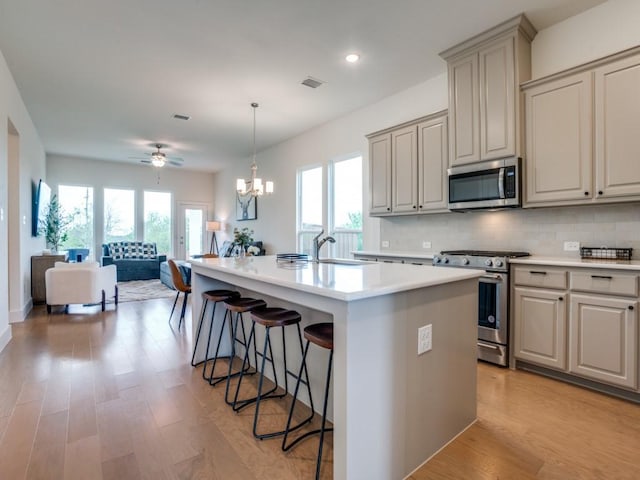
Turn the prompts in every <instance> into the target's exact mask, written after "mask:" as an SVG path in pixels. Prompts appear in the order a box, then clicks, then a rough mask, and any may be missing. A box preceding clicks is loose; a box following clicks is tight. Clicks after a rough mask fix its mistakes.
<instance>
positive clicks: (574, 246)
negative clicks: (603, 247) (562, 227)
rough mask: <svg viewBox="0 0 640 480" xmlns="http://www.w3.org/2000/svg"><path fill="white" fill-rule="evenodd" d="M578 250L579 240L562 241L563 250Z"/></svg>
mask: <svg viewBox="0 0 640 480" xmlns="http://www.w3.org/2000/svg"><path fill="white" fill-rule="evenodd" d="M578 250H580V242H564V251H565V252H577V251H578Z"/></svg>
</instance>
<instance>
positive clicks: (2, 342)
mask: <svg viewBox="0 0 640 480" xmlns="http://www.w3.org/2000/svg"><path fill="white" fill-rule="evenodd" d="M10 340H11V325H7V328H5V329H4V332H2V334H0V352H2V350H4V347H6V346H7V344H8V343H9V341H10Z"/></svg>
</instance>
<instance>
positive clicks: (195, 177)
mask: <svg viewBox="0 0 640 480" xmlns="http://www.w3.org/2000/svg"><path fill="white" fill-rule="evenodd" d="M158 174H160V177H159V178H158ZM214 179H215V174H213V173H205V172H194V171H189V170H185V169H179V168H169V167H164V168H162V169H161V170H158V169H156V168H154V167H152V166H150V165H137V164H128V163H124V162H113V161H104V160H95V159H87V158H78V157H68V156H61V155H47V183H48V184H49V186H50V187H51V188H52V189H53V191H54V192H55V191H56V189H57V186H58V185H60V184H63V185H79V186H90V187H93V189H94V190H93V195H94V211H95V212H96V214H95V219H94V241H95V247H94V249H93V251H92V254H95V252H100V245H101V244H102V243H103V234H102V231H103V224H102V215H101V213H99V212H103V211H104V203H103V195H102V191H103V189H104V188H105V187H107V188H128V189H134V190H136V193H137V194H138V196H140V195H141V194H142V192H143V191H144V190H152V191H168V192H171V193H172V194H173V211H174V215H173V218H174V236H173V245H174V250H175V245H177V243H176V241H177V238H176V235H177V225H176V219H177V215H176V212H177V208H178V205H179V203H180V202H194V203H203V204H206V205H207V208H208V217H209V218H213V217H214V216H215V211H214V205H215V202H214V197H215V195H214V184H215V181H214ZM142 209H143V205H142V201H141V200H139V201H137V204H136V210H137V217H138V218H142ZM138 233H139V235H138V236H139V237H141V235H142V232H138ZM208 240H209V239H208V238H207V241H208ZM205 243H207V242H206V241H205ZM95 258H96V260H99V259H100V253H98V255H97V256H96V257H95Z"/></svg>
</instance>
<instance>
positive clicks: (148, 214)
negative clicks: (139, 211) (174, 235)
mask: <svg viewBox="0 0 640 480" xmlns="http://www.w3.org/2000/svg"><path fill="white" fill-rule="evenodd" d="M171 232H172V230H171V193H169V192H147V191H145V192H144V241H145V242H155V244H156V248H157V250H158V253H171Z"/></svg>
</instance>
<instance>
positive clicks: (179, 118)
mask: <svg viewBox="0 0 640 480" xmlns="http://www.w3.org/2000/svg"><path fill="white" fill-rule="evenodd" d="M173 118H175V119H176V120H189V119H190V118H191V117H190V116H189V115H182V114H180V113H176V114H175V115H174V116H173Z"/></svg>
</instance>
